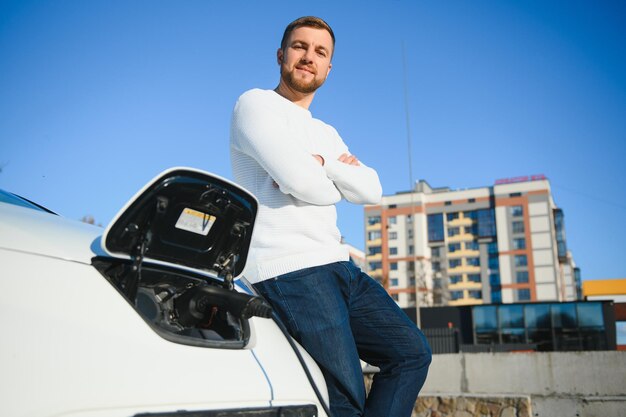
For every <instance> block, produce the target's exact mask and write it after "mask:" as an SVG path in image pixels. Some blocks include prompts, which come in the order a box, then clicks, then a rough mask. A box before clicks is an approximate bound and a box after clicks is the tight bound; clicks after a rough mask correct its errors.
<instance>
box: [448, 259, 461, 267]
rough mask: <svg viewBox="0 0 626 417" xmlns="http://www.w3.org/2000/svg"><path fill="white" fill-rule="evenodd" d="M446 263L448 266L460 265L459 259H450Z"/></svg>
mask: <svg viewBox="0 0 626 417" xmlns="http://www.w3.org/2000/svg"><path fill="white" fill-rule="evenodd" d="M448 264H449V265H450V268H456V267H458V266H461V260H460V259H450V260H449V261H448Z"/></svg>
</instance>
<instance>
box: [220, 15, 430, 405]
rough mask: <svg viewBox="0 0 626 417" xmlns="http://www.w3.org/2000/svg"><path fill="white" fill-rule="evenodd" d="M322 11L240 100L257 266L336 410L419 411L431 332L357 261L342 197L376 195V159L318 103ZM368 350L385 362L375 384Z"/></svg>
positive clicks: (258, 279)
mask: <svg viewBox="0 0 626 417" xmlns="http://www.w3.org/2000/svg"><path fill="white" fill-rule="evenodd" d="M334 48H335V38H334V34H333V32H332V30H331V28H330V27H329V26H328V24H327V23H326V22H324V21H323V20H322V19H319V18H316V17H303V18H300V19H297V20H295V21H293V22H292V23H290V24H289V25H288V26H287V28H286V29H285V33H284V35H283V39H282V41H281V46H280V48H279V49H278V52H277V59H278V65H279V66H280V81H279V84H278V87H276V88H275V89H274V90H260V89H253V90H250V91H247V92H246V93H244V94H243V95H242V96H241V97H240V98H239V100H238V102H237V104H236V105H235V109H234V111H233V118H232V124H231V138H230V140H231V161H232V165H233V172H234V176H235V180H236V181H237V182H238V183H240V184H241V185H243V186H244V187H245V188H247V189H248V190H250V191H251V192H252V193H253V194H255V195H256V196H257V198H258V200H259V203H260V205H259V212H258V216H257V222H256V225H255V230H254V235H253V239H252V247H251V251H250V255H249V258H248V264H247V266H246V271H245V275H246V277H247V278H248V279H249V280H250V281H251V282H252V283H253V284H254V286H255V288H257V290H258V291H259V292H260V293H261V294H263V295H264V296H265V297H266V298H267V299H268V300H269V302H270V303H271V304H272V306H273V307H274V310H275V312H276V313H277V314H278V316H279V317H280V319H281V321H282V322H283V323H284V324H285V325H286V326H287V328H288V330H289V332H290V333H291V335H292V336H293V337H294V338H295V339H296V340H297V341H298V342H299V343H300V344H302V345H303V346H304V348H305V349H306V350H307V351H308V352H309V354H310V355H311V356H312V357H313V358H314V359H315V360H316V361H317V363H318V364H319V366H320V368H321V370H322V372H323V374H324V377H325V379H326V383H327V386H328V391H329V396H330V409H331V413H332V416H333V417H344V416H345V417H348V416H350V417H352V416H367V417H375V416H376V417H404V416H406V417H408V416H410V415H411V411H412V409H413V405H414V403H415V399H416V397H417V394H418V392H419V390H420V389H421V387H422V385H423V383H424V381H425V379H426V374H427V372H428V365H429V364H430V360H431V354H430V348H429V347H428V344H427V342H426V339H425V338H424V336H423V334H422V333H421V332H420V331H419V330H418V329H417V327H416V326H415V324H414V323H413V322H411V321H410V320H409V318H408V317H407V316H406V315H405V314H404V313H403V312H402V310H401V309H400V308H399V307H398V306H397V305H396V303H395V302H394V301H393V300H392V299H391V298H390V297H389V295H388V294H387V293H386V292H385V290H384V289H383V287H382V286H380V285H379V284H378V283H377V282H376V281H374V280H373V279H372V278H370V277H369V276H368V275H366V274H365V273H363V272H361V271H360V270H359V269H358V268H357V267H356V266H354V265H353V264H352V263H350V262H349V261H348V260H349V257H348V252H347V250H346V249H345V248H344V247H343V246H342V245H341V243H340V237H341V235H340V233H339V230H338V229H337V224H336V217H337V213H336V209H335V203H337V202H338V201H340V200H341V199H342V198H345V199H346V200H348V201H350V202H352V203H356V204H375V203H377V202H379V201H380V198H381V195H382V189H381V186H380V182H379V179H378V175H377V174H376V171H374V170H373V169H372V168H369V167H368V166H366V165H365V164H364V163H363V162H361V161H359V160H358V159H357V158H356V157H355V156H354V155H352V154H351V153H350V151H349V150H348V147H347V146H346V145H345V144H344V142H343V140H342V139H341V137H340V136H339V134H338V133H337V131H336V130H335V129H334V128H333V127H332V126H330V125H327V124H325V123H324V122H322V121H320V120H318V119H315V118H313V117H312V115H311V112H310V111H309V110H308V109H309V106H310V105H311V102H312V101H313V97H314V96H315V92H316V90H317V89H318V88H319V87H320V86H321V85H322V84H323V83H324V81H325V80H326V77H327V76H328V74H329V72H330V69H331V66H332V64H331V58H332V55H333V53H334ZM359 358H361V359H363V360H364V361H366V362H368V363H370V364H372V365H375V366H377V367H379V368H380V372H379V373H378V374H376V375H375V377H374V382H373V384H372V388H371V390H370V394H369V396H367V399H366V395H365V388H364V384H363V375H362V372H361V365H360V362H359Z"/></svg>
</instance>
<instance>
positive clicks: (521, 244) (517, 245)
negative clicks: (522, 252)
mask: <svg viewBox="0 0 626 417" xmlns="http://www.w3.org/2000/svg"><path fill="white" fill-rule="evenodd" d="M513 249H526V239H525V238H523V237H519V238H515V239H513Z"/></svg>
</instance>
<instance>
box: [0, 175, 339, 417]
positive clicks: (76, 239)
mask: <svg viewBox="0 0 626 417" xmlns="http://www.w3.org/2000/svg"><path fill="white" fill-rule="evenodd" d="M94 204H97V202H94ZM256 210H257V202H256V200H255V198H254V197H253V196H252V195H251V194H249V193H248V192H246V191H244V190H243V189H241V188H240V187H238V186H237V185H235V184H233V183H231V182H229V181H227V180H225V179H222V178H219V177H217V176H215V175H212V174H209V173H207V172H203V171H199V170H194V169H189V168H173V169H170V170H167V171H165V172H164V173H162V174H160V175H158V176H157V177H156V178H155V179H154V180H153V181H152V182H150V183H149V184H148V185H147V186H146V187H144V188H143V189H142V190H141V191H140V192H139V193H138V194H137V195H136V196H135V197H134V198H132V199H131V200H130V202H129V203H128V204H127V205H126V206H125V207H124V208H123V209H122V210H121V211H120V213H119V214H118V215H117V216H116V218H115V219H114V220H113V221H112V222H111V224H110V225H109V226H108V227H107V228H106V229H105V230H104V233H102V232H103V229H101V228H98V227H95V226H91V225H87V224H84V223H80V222H77V221H72V220H68V219H65V218H62V217H60V216H57V215H55V214H54V213H51V212H49V211H47V210H46V209H43V208H42V207H40V206H37V205H36V204H33V203H31V202H29V201H27V200H24V199H22V198H20V197H17V196H15V195H13V194H10V193H6V192H0V332H2V333H1V334H2V336H1V337H2V341H1V342H0V415H1V416H7V417H16V416H37V417H45V416H55V417H60V416H86V417H102V416H111V417H114V416H115V417H116V416H124V417H129V416H137V417H139V416H160V417H169V416H172V417H173V416H176V417H217V416H220V417H231V416H237V417H252V416H254V417H278V416H282V417H312V416H322V417H324V416H326V417H327V416H328V414H327V407H326V405H325V404H327V402H328V397H327V393H326V387H325V384H324V379H323V377H322V374H321V372H320V370H319V368H318V367H317V366H316V365H315V363H314V362H313V360H312V359H311V358H310V357H309V356H308V355H307V354H306V352H304V351H303V350H302V349H301V348H300V347H299V346H297V345H296V344H295V343H294V342H293V340H291V338H289V337H288V336H286V334H285V333H284V331H283V330H281V327H280V326H279V325H278V323H277V322H275V321H274V320H273V319H271V318H268V317H270V316H271V308H270V307H269V305H268V304H267V303H266V302H265V301H264V300H263V299H262V298H261V297H259V296H257V295H255V294H254V293H253V292H252V289H251V286H250V285H249V284H247V283H246V282H245V279H243V278H241V273H242V271H243V267H244V265H245V261H246V257H247V253H248V247H249V244H250V237H251V235H252V229H253V225H254V220H255V216H256Z"/></svg>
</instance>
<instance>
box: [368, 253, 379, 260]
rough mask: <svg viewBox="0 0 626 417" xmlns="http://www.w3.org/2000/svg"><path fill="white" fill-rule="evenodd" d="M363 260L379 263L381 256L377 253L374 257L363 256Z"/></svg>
mask: <svg viewBox="0 0 626 417" xmlns="http://www.w3.org/2000/svg"><path fill="white" fill-rule="evenodd" d="M365 259H367V260H368V261H380V260H382V259H383V254H382V253H377V254H374V255H365Z"/></svg>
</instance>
